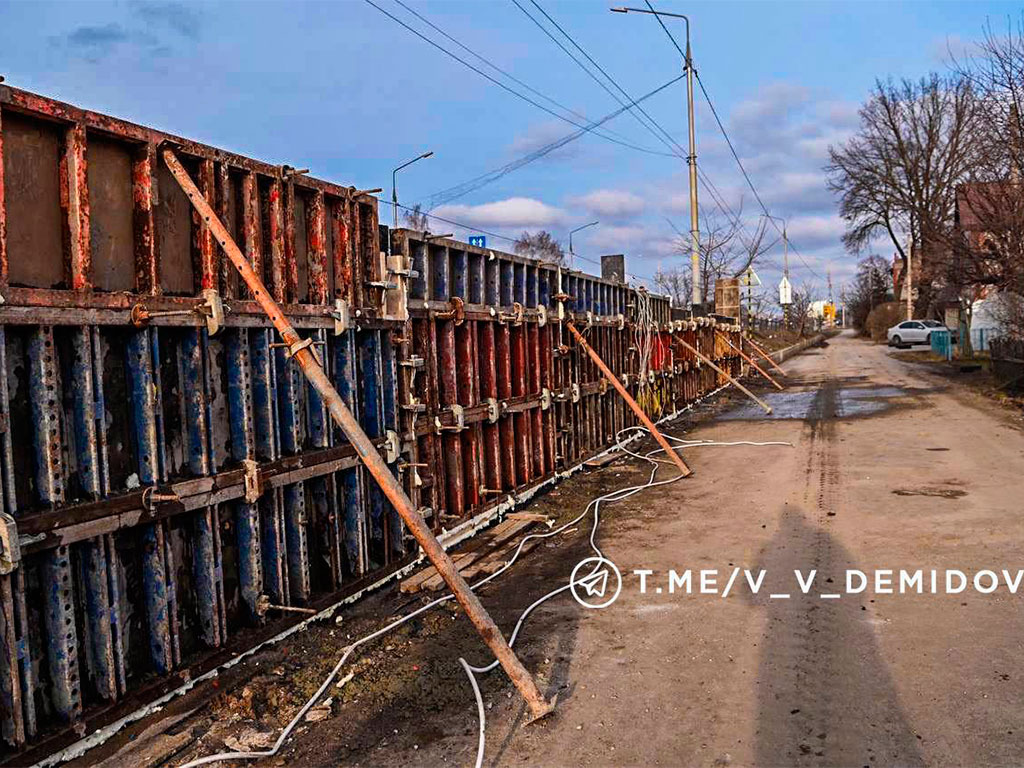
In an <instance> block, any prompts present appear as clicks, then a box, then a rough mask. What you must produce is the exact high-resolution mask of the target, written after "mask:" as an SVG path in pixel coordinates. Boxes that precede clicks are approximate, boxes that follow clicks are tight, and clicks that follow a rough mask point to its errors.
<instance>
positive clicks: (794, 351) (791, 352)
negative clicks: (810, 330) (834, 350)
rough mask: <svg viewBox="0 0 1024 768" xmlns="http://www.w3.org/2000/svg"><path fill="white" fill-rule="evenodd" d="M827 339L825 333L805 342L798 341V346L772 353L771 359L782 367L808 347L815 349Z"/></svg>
mask: <svg viewBox="0 0 1024 768" xmlns="http://www.w3.org/2000/svg"><path fill="white" fill-rule="evenodd" d="M826 338H827V336H826V335H825V334H824V333H818V334H815V335H814V336H811V337H810V338H807V339H804V340H803V341H798V342H797V343H796V344H790V345H789V346H788V347H783V348H782V349H777V350H775V351H774V352H772V353H771V355H770V357H771V359H772V360H774V361H775V362H776V363H778V364H780V365H781V364H782V363H783V362H785V361H786V360H789V358H791V357H794V356H796V355H799V354H800V353H801V352H803V351H804V350H805V349H807V348H808V347H813V346H814V345H815V344H817V343H818V342H821V341H824V340H825V339H826Z"/></svg>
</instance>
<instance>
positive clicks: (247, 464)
mask: <svg viewBox="0 0 1024 768" xmlns="http://www.w3.org/2000/svg"><path fill="white" fill-rule="evenodd" d="M242 469H243V470H244V471H245V475H244V477H243V486H244V488H245V501H246V503H247V504H254V503H255V502H256V501H258V500H259V498H260V496H262V495H263V478H262V477H260V467H259V464H257V463H256V462H255V461H254V460H253V459H242Z"/></svg>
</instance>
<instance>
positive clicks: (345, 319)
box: [327, 299, 351, 336]
mask: <svg viewBox="0 0 1024 768" xmlns="http://www.w3.org/2000/svg"><path fill="white" fill-rule="evenodd" d="M327 315H328V316H329V317H331V318H333V319H334V335H335V336H341V334H343V333H344V332H345V331H347V330H348V329H349V325H350V322H351V321H350V318H349V311H348V302H347V301H345V300H344V299H335V300H334V309H332V310H330V311H329V312H328V313H327Z"/></svg>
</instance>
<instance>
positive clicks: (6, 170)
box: [0, 86, 740, 759]
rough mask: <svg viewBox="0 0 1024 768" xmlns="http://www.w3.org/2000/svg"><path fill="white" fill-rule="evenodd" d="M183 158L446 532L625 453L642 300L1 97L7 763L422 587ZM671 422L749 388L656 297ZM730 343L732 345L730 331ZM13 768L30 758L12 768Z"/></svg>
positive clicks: (54, 107)
mask: <svg viewBox="0 0 1024 768" xmlns="http://www.w3.org/2000/svg"><path fill="white" fill-rule="evenodd" d="M166 144H170V145H171V146H173V147H174V148H175V150H176V152H177V154H178V156H179V157H181V158H182V162H183V163H184V164H185V166H186V168H187V170H188V172H189V174H190V175H191V176H192V178H193V179H194V180H195V182H196V184H197V185H198V187H199V189H200V190H201V191H202V193H203V194H204V195H205V196H206V198H207V200H209V201H210V202H211V204H212V205H213V207H214V209H215V210H216V212H217V214H218V216H219V217H220V218H222V219H223V220H224V221H225V222H226V223H228V226H229V228H230V230H231V234H232V235H233V237H234V238H235V239H236V241H237V242H238V243H239V244H240V245H241V246H242V247H243V248H244V251H245V253H246V256H247V257H248V259H249V260H250V262H251V263H252V264H253V265H254V266H255V267H256V268H257V270H258V271H259V272H260V273H261V274H262V276H263V277H264V280H265V282H266V284H267V286H268V289H269V290H270V291H271V292H272V293H273V294H274V298H275V299H276V300H277V301H278V302H280V303H281V304H282V307H283V311H284V313H285V314H286V315H287V317H288V319H289V320H290V322H291V323H292V324H293V325H295V326H296V327H298V328H301V329H305V330H304V333H307V334H308V336H309V337H310V338H311V339H313V341H314V342H315V343H316V344H317V349H318V351H319V354H320V356H321V359H322V360H323V361H324V363H325V366H326V368H327V371H328V374H329V376H330V377H331V379H332V381H333V382H334V383H335V385H336V386H337V388H338V390H339V392H340V393H341V395H342V397H343V398H344V399H345V400H346V403H347V405H348V406H349V407H350V408H351V410H352V411H353V413H355V414H356V415H357V417H358V418H359V420H360V423H361V425H362V427H363V429H364V430H365V432H366V433H367V434H368V435H369V436H370V438H371V439H372V440H373V441H374V442H375V443H376V444H377V445H378V447H379V450H380V451H381V454H382V455H383V456H384V457H385V459H386V460H387V461H388V463H389V464H390V465H391V466H392V467H393V468H394V472H395V474H396V476H397V477H398V478H399V479H400V480H401V482H402V483H403V485H404V487H405V489H406V492H407V493H408V494H409V496H410V497H411V498H412V499H413V501H414V503H416V504H417V505H418V506H419V507H420V509H421V511H422V513H423V514H424V516H426V517H427V518H428V519H430V521H431V524H432V526H433V527H434V529H435V530H437V531H442V530H444V529H449V530H451V529H457V528H458V527H459V526H460V525H461V524H462V523H464V522H465V521H470V520H472V519H473V518H477V519H480V518H481V517H486V516H487V515H489V514H494V512H495V510H497V509H499V508H501V506H502V504H503V502H504V499H505V497H506V496H507V495H509V494H510V493H513V492H519V491H522V490H524V489H528V488H530V487H533V486H536V485H537V484H538V483H540V482H542V481H545V480H547V479H549V478H551V477H552V476H553V475H554V474H555V473H556V472H557V471H558V470H560V469H564V468H566V467H569V466H572V465H574V464H576V463H578V462H579V461H580V460H581V459H584V458H586V457H588V456H590V455H592V454H593V453H596V452H598V451H600V450H602V449H604V448H606V447H607V446H608V445H609V444H610V443H611V442H612V441H613V440H614V436H615V433H616V431H617V430H619V429H621V428H622V427H624V426H628V425H631V424H632V423H633V417H632V414H631V413H630V411H629V410H628V409H627V408H626V407H625V406H624V404H623V403H622V402H621V401H620V400H619V399H618V397H617V395H616V394H615V393H614V392H613V391H612V390H611V388H610V387H608V386H607V382H606V381H604V380H603V379H602V378H601V376H600V374H599V372H598V371H597V370H596V367H595V366H594V365H593V363H592V362H591V361H590V360H589V359H588V358H587V357H586V355H585V354H583V353H582V351H581V350H580V349H579V348H578V347H577V346H576V345H575V344H573V342H572V341H571V339H569V338H568V336H567V334H566V332H565V330H564V329H563V327H562V322H561V321H562V320H567V319H572V320H574V321H575V322H576V323H577V325H578V326H579V327H581V328H585V329H586V330H585V332H586V333H587V335H588V339H589V341H590V343H592V344H593V345H594V347H595V349H597V350H598V352H599V353H600V354H601V355H602V357H603V358H604V359H605V360H606V361H607V362H608V364H609V365H610V366H611V367H612V369H613V370H614V371H615V372H616V373H617V374H620V375H621V376H622V378H623V379H624V380H625V382H626V384H627V386H629V387H630V388H631V391H634V392H635V391H637V389H638V388H639V386H640V381H639V379H640V376H639V371H638V368H637V365H638V361H637V356H636V354H635V348H634V347H633V344H634V342H633V334H634V330H635V307H636V301H635V299H636V293H635V291H633V290H632V289H631V288H628V287H627V286H623V285H621V284H619V283H612V282H608V281H603V280H601V279H598V278H594V277H591V276H588V275H584V274H581V273H576V272H568V271H565V270H561V269H559V268H557V267H555V266H553V265H548V264H541V263H539V262H536V261H532V260H528V259H523V258H520V257H517V256H513V255H511V254H503V253H499V252H496V251H489V250H482V249H478V248H474V247H472V246H469V245H466V244H464V243H459V242H456V241H453V240H447V239H438V238H430V237H429V236H428V235H425V234H424V233H415V232H410V231H406V230H398V231H396V232H390V233H389V232H388V231H387V230H386V229H384V228H381V227H380V226H379V224H378V218H377V204H376V200H375V198H373V197H372V196H371V195H368V194H364V193H361V192H359V191H358V190H355V189H353V188H350V187H342V186H338V185H335V184H330V183H327V182H323V181H319V180H317V179H313V178H310V177H309V176H307V175H306V174H305V173H303V172H301V171H295V170H294V169H293V168H290V167H288V166H278V165H270V164H267V163H262V162H258V161H255V160H251V159H249V158H245V157H241V156H238V155H235V154H232V153H228V152H224V151H221V150H218V149H215V148H212V147H208V146H205V145H202V144H198V143H196V142H193V141H189V140H186V139H182V138H179V137H175V136H170V135H167V134H164V133H161V132H159V131H155V130H152V129H149V128H144V127H141V126H138V125H135V124H132V123H128V122H124V121H120V120H117V119H114V118H110V117H106V116H103V115H99V114H96V113H93V112H89V111H85V110H81V109H78V108H75V107H72V106H69V105H66V104H62V103H59V102H55V101H52V100H50V99H46V98H44V97H40V96H36V95H33V94H30V93H26V92H24V91H20V90H17V89H13V88H9V87H4V86H0V295H2V298H3V303H2V305H0V486H2V487H0V492H2V497H3V520H2V525H0V550H2V551H0V737H2V740H3V743H4V745H5V749H6V753H5V754H6V756H7V757H11V756H14V757H17V758H18V759H23V758H24V757H26V756H27V754H29V753H25V752H24V751H23V750H25V749H26V748H32V749H33V750H34V752H33V753H32V754H38V753H42V752H45V751H49V750H54V749H56V748H57V747H59V746H60V745H61V744H63V743H66V742H67V741H69V740H71V739H73V738H74V737H75V736H76V734H77V735H80V734H82V733H84V732H86V731H92V730H94V728H95V727H97V726H99V725H102V724H104V723H106V722H110V721H112V720H115V719H117V718H118V717H120V716H123V715H124V714H126V713H128V712H130V711H132V710H133V709H135V708H137V706H138V705H140V704H141V703H144V702H146V701H148V700H150V699H152V698H155V697H156V696H158V695H160V694H162V693H164V692H166V691H168V690H170V689H173V688H175V687H177V686H178V685H180V684H182V683H183V682H185V681H187V680H188V679H190V678H191V677H193V676H195V675H196V674H198V673H201V672H203V671H206V670H208V669H210V668H213V667H215V666H216V665H217V664H219V663H221V662H223V661H225V660H227V659H229V658H230V657H231V656H232V655H233V654H234V653H237V652H238V651H240V650H243V649H245V648H247V647H250V646H251V645H253V644H254V643H256V642H258V641H260V640H262V639H264V638H266V637H269V636H271V635H273V634H275V633H277V632H279V631H280V630H282V629H283V628H285V627H286V626H287V625H288V624H290V623H293V622H295V621H298V620H300V619H301V615H296V614H295V613H292V612H289V611H287V610H284V609H287V608H291V607H296V606H305V607H308V606H312V607H314V608H316V607H323V606H326V605H329V604H331V603H332V602H334V601H336V600H337V599H339V598H340V597H343V596H344V595H346V594H351V593H355V592H357V591H359V590H360V589H362V588H363V587H365V586H366V585H369V584H371V583H374V582H376V581H377V580H379V579H380V578H381V577H382V576H384V575H387V574H389V573H393V572H395V571H397V570H398V569H399V568H401V567H403V566H404V565H406V564H408V563H410V562H412V561H413V560H414V559H415V557H416V552H415V551H413V548H412V547H411V546H410V542H409V541H408V537H407V536H406V535H405V532H404V531H403V528H402V524H401V521H400V519H399V517H398V515H397V514H396V513H395V512H394V510H393V509H392V508H391V507H390V505H389V504H388V502H387V500H386V499H385V498H384V495H383V493H382V492H381V491H380V489H379V488H378V487H377V486H376V485H375V484H373V483H372V482H371V481H370V478H369V477H368V475H367V474H366V472H365V470H363V469H362V467H361V466H360V464H359V461H358V459H357V457H356V455H355V452H354V450H353V449H352V447H351V446H350V445H349V443H348V442H347V441H346V440H345V438H344V436H343V435H342V434H341V433H340V431H339V430H338V429H337V428H335V427H334V426H333V424H332V423H331V421H330V419H329V418H328V415H327V413H326V411H325V409H324V407H323V404H322V403H321V402H320V400H319V398H318V396H317V395H316V393H315V392H314V391H313V390H312V389H311V388H310V387H309V386H308V385H307V383H306V381H305V380H304V379H303V378H302V376H301V374H300V373H299V371H298V370H296V366H295V365H294V364H293V363H291V362H290V361H289V360H288V358H287V353H286V350H285V349H283V348H281V347H280V346H278V345H277V342H278V340H277V339H276V338H275V336H274V332H273V330H272V328H271V327H270V322H269V321H268V319H267V318H266V317H265V316H264V315H263V313H262V311H261V310H260V309H259V307H258V305H257V304H256V303H255V302H254V301H252V300H251V298H250V297H249V296H248V295H247V293H246V290H245V289H244V287H242V286H241V285H240V284H239V282H238V279H237V276H236V274H235V272H234V271H233V270H231V269H230V268H229V266H230V265H229V264H228V263H227V260H226V259H225V258H224V256H223V254H222V253H220V251H219V250H218V248H217V247H216V244H215V242H214V240H213V238H212V235H211V233H210V231H209V229H208V227H207V226H206V225H205V224H204V222H203V221H201V220H200V219H199V218H198V217H197V215H196V214H194V213H193V211H192V208H191V207H190V205H189V204H188V201H187V200H186V199H185V198H184V196H183V193H182V191H181V189H180V187H179V186H178V185H177V184H176V183H175V182H174V180H173V179H172V178H171V176H170V174H169V172H168V170H167V168H166V167H165V166H164V165H163V164H162V163H161V162H158V157H159V154H158V148H160V147H161V146H163V145H166ZM651 302H652V314H653V316H654V318H655V320H656V322H657V327H656V328H655V329H654V342H653V353H652V355H651V361H650V372H649V374H648V376H647V387H648V388H649V389H653V390H655V391H657V392H658V397H657V398H654V399H652V400H650V403H651V407H652V409H654V410H656V411H657V412H656V413H654V414H653V415H656V416H661V415H666V414H669V413H671V412H672V410H673V409H674V408H677V407H681V406H682V405H683V404H686V403H689V402H692V401H693V400H694V399H696V398H697V397H699V396H701V395H702V394H705V393H707V392H708V391H711V390H712V389H714V388H716V387H717V386H719V385H720V384H721V383H722V382H721V381H719V378H718V375H717V374H716V373H715V372H714V371H712V370H711V369H710V368H708V367H706V366H701V365H699V364H698V362H697V361H696V360H694V359H691V357H690V356H688V354H687V352H686V351H685V350H681V348H679V346H678V345H675V344H673V337H674V335H675V334H681V336H682V337H684V338H686V339H687V340H688V341H689V343H691V344H694V345H695V346H697V347H698V348H700V349H701V350H702V351H704V352H705V353H706V354H709V355H710V356H712V357H714V358H715V359H716V360H717V361H718V362H719V363H720V364H721V365H723V367H727V369H729V370H731V371H733V372H738V371H739V366H740V360H739V358H738V356H736V357H734V356H733V353H732V352H731V350H730V349H729V348H728V345H725V344H723V343H722V342H721V341H720V339H716V336H715V333H714V328H713V325H712V322H713V321H711V320H706V319H698V320H688V321H682V320H672V319H671V318H670V310H669V306H668V303H667V301H665V300H664V299H661V298H658V297H652V299H651ZM729 332H735V331H734V330H730V331H729ZM19 756H20V757H19Z"/></svg>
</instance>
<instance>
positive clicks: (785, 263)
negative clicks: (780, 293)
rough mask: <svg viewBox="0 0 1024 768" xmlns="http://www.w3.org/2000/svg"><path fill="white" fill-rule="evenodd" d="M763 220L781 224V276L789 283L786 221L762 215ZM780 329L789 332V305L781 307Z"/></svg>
mask: <svg viewBox="0 0 1024 768" xmlns="http://www.w3.org/2000/svg"><path fill="white" fill-rule="evenodd" d="M764 216H765V218H768V219H774V220H775V221H781V222H782V276H783V277H784V278H786V283H787V284H788V283H789V238H788V237H787V236H786V220H785V219H782V218H779V217H778V216H772V215H770V214H767V213H766V214H764ZM782 327H783V328H784V329H786V330H789V304H783V305H782Z"/></svg>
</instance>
